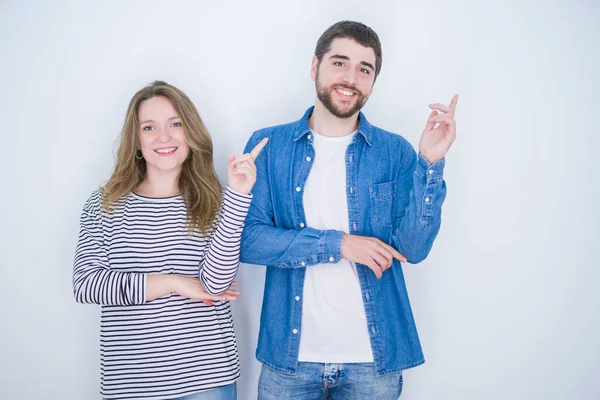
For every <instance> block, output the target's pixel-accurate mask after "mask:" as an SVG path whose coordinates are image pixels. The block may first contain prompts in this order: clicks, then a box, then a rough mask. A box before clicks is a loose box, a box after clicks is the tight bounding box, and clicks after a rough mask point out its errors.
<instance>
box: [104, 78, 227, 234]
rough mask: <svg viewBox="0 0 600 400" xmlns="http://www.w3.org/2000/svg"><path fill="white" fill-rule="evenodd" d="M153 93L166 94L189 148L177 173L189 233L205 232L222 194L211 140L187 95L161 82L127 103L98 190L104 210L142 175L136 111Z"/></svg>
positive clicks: (142, 162) (145, 170) (140, 92)
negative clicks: (108, 172) (113, 155)
mask: <svg viewBox="0 0 600 400" xmlns="http://www.w3.org/2000/svg"><path fill="white" fill-rule="evenodd" d="M157 96H163V97H166V98H167V99H169V100H170V101H171V103H173V107H174V108H175V111H176V112H177V114H178V116H179V117H180V118H181V122H182V123H183V130H184V134H185V140H186V141H187V143H188V145H189V148H190V153H189V155H188V157H187V159H186V160H185V161H184V163H183V165H182V168H181V173H180V175H179V190H180V192H181V194H182V196H183V199H184V201H185V205H186V207H187V214H188V230H189V233H191V232H192V231H193V230H194V229H195V228H196V227H197V228H198V229H199V230H200V232H202V233H203V234H206V232H207V231H208V230H209V229H210V228H211V227H212V225H213V223H214V222H215V219H216V218H217V216H218V213H219V210H220V208H221V196H222V194H221V193H222V192H221V184H220V183H219V179H218V178H217V174H216V173H215V169H214V165H213V144H212V140H211V138H210V134H209V133H208V130H207V129H206V126H204V123H203V122H202V119H201V118H200V115H199V114H198V111H197V110H196V107H195V106H194V104H193V103H192V101H191V100H190V98H189V97H187V96H186V95H185V94H184V93H183V92H182V91H181V90H179V89H177V88H176V87H174V86H172V85H169V84H168V83H166V82H162V81H155V82H153V83H151V84H150V85H148V86H146V87H144V88H143V89H141V90H140V91H139V92H137V93H136V94H135V95H134V96H133V98H132V99H131V101H130V102H129V107H128V109H127V115H126V117H125V124H124V125H123V129H122V131H121V135H120V143H119V149H118V150H117V160H116V162H115V169H114V171H113V173H112V176H111V177H110V179H109V180H108V182H107V183H106V184H105V185H104V188H103V190H102V192H103V200H102V202H103V206H104V209H105V210H106V211H107V212H109V213H110V212H111V211H112V209H113V208H114V205H115V204H116V202H117V201H118V200H119V199H120V198H121V197H122V196H124V195H126V194H127V193H129V192H131V191H133V190H134V189H135V188H136V187H138V185H139V184H140V183H141V182H142V181H143V180H144V178H145V177H146V172H147V168H146V160H145V159H143V158H142V159H138V158H136V151H137V149H139V148H140V142H139V136H138V135H139V129H140V128H139V119H138V111H139V107H140V104H141V103H142V102H143V101H145V100H148V99H151V98H153V97H157Z"/></svg>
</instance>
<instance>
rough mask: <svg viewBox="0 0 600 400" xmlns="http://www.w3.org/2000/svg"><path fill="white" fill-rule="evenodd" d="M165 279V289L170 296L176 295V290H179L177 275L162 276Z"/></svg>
mask: <svg viewBox="0 0 600 400" xmlns="http://www.w3.org/2000/svg"><path fill="white" fill-rule="evenodd" d="M164 277H165V278H164V279H165V283H166V285H167V288H168V290H169V293H170V294H179V293H178V289H179V279H177V278H178V276H177V275H173V274H167V275H165V276H164Z"/></svg>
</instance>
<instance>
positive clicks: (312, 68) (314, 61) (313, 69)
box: [310, 56, 319, 81]
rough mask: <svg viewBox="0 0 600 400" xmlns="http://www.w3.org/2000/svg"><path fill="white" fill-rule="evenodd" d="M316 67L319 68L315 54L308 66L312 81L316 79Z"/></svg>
mask: <svg viewBox="0 0 600 400" xmlns="http://www.w3.org/2000/svg"><path fill="white" fill-rule="evenodd" d="M317 69H319V60H318V59H317V57H316V56H313V58H312V63H311V66H310V79H312V80H313V81H314V80H316V79H317Z"/></svg>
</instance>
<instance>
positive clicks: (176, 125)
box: [173, 122, 182, 128]
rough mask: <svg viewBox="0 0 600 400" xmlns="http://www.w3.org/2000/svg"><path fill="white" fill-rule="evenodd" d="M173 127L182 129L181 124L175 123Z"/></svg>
mask: <svg viewBox="0 0 600 400" xmlns="http://www.w3.org/2000/svg"><path fill="white" fill-rule="evenodd" d="M173 126H174V127H176V128H181V126H182V125H181V122H173Z"/></svg>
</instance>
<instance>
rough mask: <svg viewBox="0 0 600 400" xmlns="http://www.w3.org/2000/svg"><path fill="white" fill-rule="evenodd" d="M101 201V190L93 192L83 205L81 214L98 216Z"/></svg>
mask: <svg viewBox="0 0 600 400" xmlns="http://www.w3.org/2000/svg"><path fill="white" fill-rule="evenodd" d="M102 199H103V196H102V188H100V189H96V190H94V191H93V192H92V194H91V195H90V197H89V198H88V199H87V201H86V202H85V204H84V205H83V212H84V213H86V214H88V215H98V214H100V209H101V208H102Z"/></svg>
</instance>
